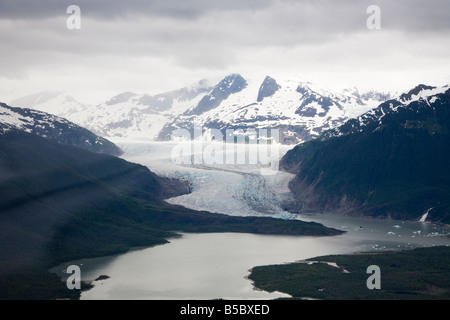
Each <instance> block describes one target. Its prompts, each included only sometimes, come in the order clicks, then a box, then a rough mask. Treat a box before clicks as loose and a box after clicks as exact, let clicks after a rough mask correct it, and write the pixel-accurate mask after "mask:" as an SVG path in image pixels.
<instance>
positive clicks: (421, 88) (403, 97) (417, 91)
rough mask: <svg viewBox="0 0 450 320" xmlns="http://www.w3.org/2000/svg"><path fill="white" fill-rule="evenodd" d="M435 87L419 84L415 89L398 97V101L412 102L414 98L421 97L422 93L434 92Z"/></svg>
mask: <svg viewBox="0 0 450 320" xmlns="http://www.w3.org/2000/svg"><path fill="white" fill-rule="evenodd" d="M434 89H436V87H432V86H427V85H425V84H419V85H418V86H416V87H415V88H413V89H411V90H409V92H407V93H404V94H402V95H401V96H400V100H401V101H402V102H406V101H408V100H412V99H413V98H414V96H421V94H422V92H423V91H428V90H434Z"/></svg>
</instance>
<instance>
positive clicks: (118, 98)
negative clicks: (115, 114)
mask: <svg viewBox="0 0 450 320" xmlns="http://www.w3.org/2000/svg"><path fill="white" fill-rule="evenodd" d="M136 95H137V94H136V93H133V92H129V91H126V92H122V93H119V94H118V95H115V96H114V97H112V98H111V99H109V100H108V101H106V102H105V104H106V105H107V106H112V105H115V104H118V103H122V102H126V101H128V100H130V98H131V97H134V96H136Z"/></svg>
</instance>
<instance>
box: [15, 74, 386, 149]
mask: <svg viewBox="0 0 450 320" xmlns="http://www.w3.org/2000/svg"><path fill="white" fill-rule="evenodd" d="M390 97H391V94H390V93H380V92H376V91H371V92H364V93H360V92H359V91H358V90H357V89H356V88H352V89H347V90H343V91H342V92H338V93H336V92H332V91H329V90H325V89H323V88H320V87H318V86H317V85H314V84H312V83H309V82H307V81H303V80H300V79H287V80H278V79H274V78H272V77H270V76H266V77H265V78H263V79H246V78H244V77H242V76H241V75H239V74H231V75H228V76H226V77H225V78H224V79H222V80H221V81H219V82H218V83H216V84H211V81H207V80H202V81H200V82H198V83H196V84H194V85H191V86H187V87H184V88H181V89H177V90H173V91H169V92H165V93H161V94H156V95H149V94H136V93H132V92H124V93H121V94H119V95H116V96H114V97H112V98H111V99H109V100H108V101H106V102H104V103H102V104H99V105H95V106H85V105H82V104H80V103H79V102H77V101H76V100H75V99H72V98H70V96H68V95H62V94H59V95H58V94H53V95H52V94H50V93H46V94H41V95H35V96H28V97H26V99H18V100H15V101H13V103H12V104H13V105H14V106H19V107H20V106H21V107H31V108H36V109H39V110H45V111H51V112H52V113H54V114H56V115H59V116H64V117H66V118H67V119H70V120H71V121H73V122H75V123H77V124H79V125H81V126H84V127H86V128H88V129H89V130H92V131H93V132H95V133H96V134H99V135H101V136H105V137H128V138H141V139H150V140H155V139H157V140H170V139H171V137H172V133H173V132H174V130H176V129H178V128H182V129H188V130H192V129H193V128H194V127H201V128H203V129H205V130H208V129H218V130H220V131H221V132H223V133H225V130H226V129H233V130H246V129H256V130H257V129H278V130H279V131H280V133H281V137H280V138H281V139H280V141H281V142H282V143H298V142H301V141H307V140H310V139H312V138H314V137H317V136H319V135H320V134H321V133H322V132H323V131H325V130H328V129H331V128H334V127H337V126H339V125H341V124H343V123H344V122H345V121H346V120H348V119H349V118H353V117H356V116H358V115H361V114H363V113H364V112H366V111H368V110H370V109H372V108H374V107H376V106H377V105H379V104H380V103H381V102H383V101H385V100H387V99H389V98H390ZM32 98H38V99H36V100H35V101H32ZM44 98H45V99H46V101H45V102H44V101H43V100H45V99H44Z"/></svg>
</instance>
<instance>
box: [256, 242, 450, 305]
mask: <svg viewBox="0 0 450 320" xmlns="http://www.w3.org/2000/svg"><path fill="white" fill-rule="evenodd" d="M309 261H322V262H332V263H336V264H337V265H338V266H339V268H336V267H334V266H330V265H328V264H326V263H313V264H307V263H291V264H284V265H273V266H262V267H255V268H253V270H252V273H251V275H250V277H249V278H250V279H251V280H252V281H254V283H255V286H256V287H257V288H259V289H262V290H266V291H269V292H272V291H281V292H285V293H288V294H290V295H291V296H292V297H293V298H294V299H300V298H315V299H338V300H344V299H345V300H359V299H364V300H375V299H377V300H378V299H379V300H394V299H403V300H416V299H417V300H428V299H439V300H442V299H445V300H447V299H450V248H449V247H432V248H420V249H415V250H408V251H400V252H385V253H366V254H354V255H332V256H323V257H317V258H312V259H309ZM370 265H377V266H379V267H380V269H381V289H380V290H369V289H368V288H367V286H366V281H367V279H368V277H369V276H370V274H367V273H366V271H367V268H368V267H369V266H370ZM344 270H346V271H348V272H349V273H347V272H343V271H344Z"/></svg>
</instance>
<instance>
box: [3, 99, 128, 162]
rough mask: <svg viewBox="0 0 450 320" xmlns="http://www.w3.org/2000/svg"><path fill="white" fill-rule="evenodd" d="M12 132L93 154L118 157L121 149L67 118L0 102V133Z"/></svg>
mask: <svg viewBox="0 0 450 320" xmlns="http://www.w3.org/2000/svg"><path fill="white" fill-rule="evenodd" d="M11 130H18V131H24V132H27V133H31V134H34V135H38V136H41V137H43V138H46V139H48V140H50V141H53V142H58V143H61V144H67V145H73V146H76V147H79V148H81V149H85V150H89V151H92V152H96V153H105V154H110V155H120V154H121V150H120V149H119V148H118V147H117V146H116V145H115V144H113V143H112V142H110V141H108V140H106V139H104V138H102V137H99V136H97V135H95V134H94V133H92V132H90V131H89V130H86V129H84V128H82V127H80V126H78V125H76V124H74V123H73V122H70V121H68V120H66V119H63V118H61V117H58V116H55V115H51V114H49V113H45V112H42V111H38V110H31V109H23V108H14V107H10V106H8V105H6V104H4V103H0V134H3V133H5V132H8V131H11Z"/></svg>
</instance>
